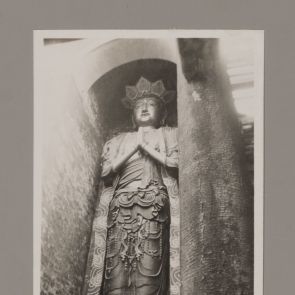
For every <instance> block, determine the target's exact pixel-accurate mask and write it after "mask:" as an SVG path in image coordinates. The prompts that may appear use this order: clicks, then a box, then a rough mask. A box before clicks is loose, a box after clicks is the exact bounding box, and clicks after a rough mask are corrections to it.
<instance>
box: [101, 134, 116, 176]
mask: <svg viewBox="0 0 295 295" xmlns="http://www.w3.org/2000/svg"><path fill="white" fill-rule="evenodd" d="M114 143H115V140H114V139H111V140H109V141H107V142H106V143H105V145H104V147H103V150H102V156H101V167H102V169H101V177H106V176H108V175H109V174H110V173H111V172H112V157H113V154H114V152H113V149H114Z"/></svg>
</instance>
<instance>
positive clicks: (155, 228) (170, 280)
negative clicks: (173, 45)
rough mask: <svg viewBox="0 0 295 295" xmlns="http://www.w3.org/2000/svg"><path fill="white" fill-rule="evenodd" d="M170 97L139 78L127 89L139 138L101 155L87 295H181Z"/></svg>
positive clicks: (123, 138) (119, 141)
mask: <svg viewBox="0 0 295 295" xmlns="http://www.w3.org/2000/svg"><path fill="white" fill-rule="evenodd" d="M172 96H173V92H172V91H167V90H166V89H165V87H164V84H163V82H162V81H156V82H154V83H151V82H149V81H148V80H147V79H145V78H143V77H141V78H140V79H139V81H138V83H137V84H136V86H127V87H126V97H125V98H124V99H123V103H124V105H125V106H126V107H128V108H130V109H132V111H133V122H134V124H135V125H136V128H137V131H136V132H128V133H122V134H120V135H118V136H115V137H114V138H112V139H111V140H109V141H108V142H107V143H106V144H105V146H104V149H103V155H102V179H103V181H104V189H103V192H102V195H101V198H100V204H99V206H98V209H97V212H96V217H95V220H94V224H93V231H94V237H93V238H92V244H91V247H90V253H89V262H88V278H87V280H86V283H87V287H86V289H85V290H86V292H85V294H88V295H90V294H91V295H92V294H93V295H94V294H95V295H99V294H102V295H116V294H118V295H119V294H121V295H123V294H124V295H131V294H132V295H148V294H149V295H152V294H155V295H156V294H157V295H167V294H173V295H174V294H175V295H176V294H179V285H180V284H179V204H178V186H177V177H175V175H177V169H178V144H177V135H176V128H172V127H163V125H164V122H165V118H166V116H167V111H166V104H167V103H168V102H169V101H170V100H171V98H172Z"/></svg>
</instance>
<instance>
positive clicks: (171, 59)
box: [73, 39, 179, 134]
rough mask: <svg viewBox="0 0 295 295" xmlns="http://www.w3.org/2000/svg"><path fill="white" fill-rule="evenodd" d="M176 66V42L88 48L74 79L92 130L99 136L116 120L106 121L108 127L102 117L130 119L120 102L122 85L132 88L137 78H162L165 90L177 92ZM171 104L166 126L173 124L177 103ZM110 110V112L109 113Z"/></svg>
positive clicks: (148, 41) (125, 42) (144, 41)
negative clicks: (168, 120)
mask: <svg viewBox="0 0 295 295" xmlns="http://www.w3.org/2000/svg"><path fill="white" fill-rule="evenodd" d="M178 64H179V54H178V49H177V42H176V40H175V39H132V40H130V39H118V40H113V41H110V42H107V43H104V44H100V45H96V44H94V45H93V46H92V47H90V48H88V50H87V51H86V52H84V53H83V54H82V56H80V59H79V61H78V62H77V65H76V67H75V69H74V71H73V76H74V80H75V84H76V86H77V88H78V91H79V93H80V96H81V98H82V103H83V105H84V109H85V111H86V113H87V114H88V117H89V120H90V122H91V124H92V125H93V127H94V129H96V130H97V132H99V133H100V134H101V133H104V132H105V127H106V126H107V128H112V127H115V125H116V121H117V120H114V122H113V123H112V122H108V119H105V122H106V124H107V125H106V126H103V125H102V124H105V123H102V121H103V120H104V119H103V120H102V117H106V116H108V117H109V119H111V117H114V118H115V119H118V121H120V119H122V120H123V118H126V116H128V117H130V116H129V114H128V111H127V110H125V109H124V108H123V107H122V104H121V102H120V100H121V99H122V98H123V97H124V95H125V94H124V91H125V86H126V85H134V84H135V83H136V82H137V80H138V79H139V78H140V76H146V78H147V79H150V80H152V81H155V80H158V79H162V80H163V81H164V83H165V86H166V88H167V89H173V90H176V88H177V83H176V67H177V65H178ZM172 105H173V106H170V108H171V109H169V110H168V111H169V112H171V111H172V109H173V108H174V111H173V112H171V114H172V113H174V114H173V115H171V116H174V119H171V116H169V117H170V120H172V121H173V123H172V122H169V124H173V125H176V101H175V102H174V104H172ZM110 107H111V108H112V112H108V109H109V108H110ZM105 111H106V112H105ZM111 113H114V115H112V114H111ZM121 123H122V121H121ZM125 123H126V122H125ZM125 123H124V124H123V125H124V126H125V127H126V124H127V123H126V124H125Z"/></svg>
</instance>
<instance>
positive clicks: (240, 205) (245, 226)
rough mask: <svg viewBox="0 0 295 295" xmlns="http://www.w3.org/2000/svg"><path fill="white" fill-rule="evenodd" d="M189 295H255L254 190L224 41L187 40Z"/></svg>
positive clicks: (183, 127)
mask: <svg viewBox="0 0 295 295" xmlns="http://www.w3.org/2000/svg"><path fill="white" fill-rule="evenodd" d="M178 45H179V51H180V55H181V63H182V69H179V71H178V72H180V73H179V74H178V85H179V87H178V116H179V117H178V118H179V144H180V172H179V174H180V175H179V177H180V196H181V273H182V274H181V275H182V295H219V294H220V295H221V294H226V295H242V294H243V295H249V294H253V239H254V238H253V189H252V187H251V185H250V182H249V179H248V175H247V173H246V169H245V163H244V155H243V154H244V152H243V145H242V139H241V132H240V127H239V123H238V117H237V114H236V113H235V110H234V107H233V101H232V97H231V92H230V88H229V82H228V78H227V76H226V73H225V69H224V67H223V66H222V64H221V62H220V61H219V57H218V42H217V40H216V39H180V40H179V43H178Z"/></svg>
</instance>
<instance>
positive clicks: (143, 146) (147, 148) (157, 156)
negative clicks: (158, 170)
mask: <svg viewBox="0 0 295 295" xmlns="http://www.w3.org/2000/svg"><path fill="white" fill-rule="evenodd" d="M137 142H138V145H139V148H140V150H142V151H144V152H145V153H146V154H148V155H149V156H151V157H152V158H153V159H154V160H156V161H158V162H160V163H161V164H162V165H166V156H165V155H164V154H162V153H160V152H158V151H156V150H155V149H154V148H153V147H152V146H151V145H149V144H148V143H146V142H145V140H144V132H143V127H139V128H138V131H137Z"/></svg>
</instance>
